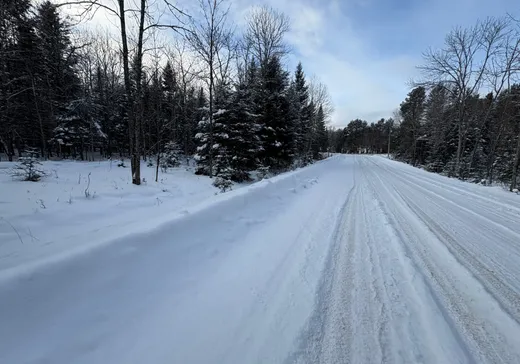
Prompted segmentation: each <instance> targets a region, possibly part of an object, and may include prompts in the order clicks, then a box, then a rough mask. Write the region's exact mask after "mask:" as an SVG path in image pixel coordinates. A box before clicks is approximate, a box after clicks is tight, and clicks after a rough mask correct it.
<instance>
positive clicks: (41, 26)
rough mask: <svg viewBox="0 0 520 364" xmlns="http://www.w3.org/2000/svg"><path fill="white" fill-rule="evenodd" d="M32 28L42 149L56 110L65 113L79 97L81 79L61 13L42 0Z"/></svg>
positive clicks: (56, 118)
mask: <svg viewBox="0 0 520 364" xmlns="http://www.w3.org/2000/svg"><path fill="white" fill-rule="evenodd" d="M35 30H36V37H37V42H38V43H37V46H38V56H39V62H38V65H37V67H36V69H35V70H34V73H33V75H32V78H33V83H34V84H33V91H34V92H35V93H37V94H38V96H37V97H38V100H37V101H36V102H37V109H38V113H39V118H40V131H41V145H40V148H41V149H42V152H43V151H44V150H45V149H47V148H46V147H47V140H48V139H49V138H50V136H51V134H52V130H53V129H54V128H55V127H56V126H57V120H58V118H59V117H60V115H59V114H60V113H64V114H67V113H68V106H67V105H68V103H69V102H71V101H73V100H74V99H76V98H77V97H78V95H79V91H80V82H79V79H78V77H77V75H76V73H75V71H74V65H75V64H76V61H77V60H76V56H75V54H74V50H73V47H72V45H71V42H70V25H69V24H68V23H66V22H65V21H64V20H63V19H62V18H61V17H60V15H59V13H58V10H57V6H56V5H55V4H52V3H51V2H49V1H45V2H43V3H42V4H40V5H39V6H38V7H37V9H36V16H35ZM45 152H48V151H45Z"/></svg>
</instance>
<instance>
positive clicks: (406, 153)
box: [398, 87, 426, 165]
mask: <svg viewBox="0 0 520 364" xmlns="http://www.w3.org/2000/svg"><path fill="white" fill-rule="evenodd" d="M425 100H426V90H425V89H424V87H417V88H415V89H413V90H412V91H411V92H410V93H409V94H408V96H407V98H406V100H405V101H404V102H403V103H402V104H401V107H400V111H401V115H402V117H403V120H402V123H401V126H400V129H399V138H400V149H399V151H398V154H399V156H400V157H401V158H403V159H406V160H408V161H410V162H411V163H412V164H414V165H415V164H416V162H417V157H418V155H417V144H418V139H419V136H420V128H421V120H422V117H423V113H424V105H425Z"/></svg>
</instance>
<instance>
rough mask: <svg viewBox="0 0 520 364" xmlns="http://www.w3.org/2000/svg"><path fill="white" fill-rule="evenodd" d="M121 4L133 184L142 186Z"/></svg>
mask: <svg viewBox="0 0 520 364" xmlns="http://www.w3.org/2000/svg"><path fill="white" fill-rule="evenodd" d="M118 4H119V20H120V24H121V43H122V46H123V73H124V82H125V91H126V101H127V113H128V133H129V137H130V139H129V141H130V165H131V168H130V169H131V172H132V183H133V184H136V185H139V184H141V171H140V161H139V157H138V158H137V163H136V158H135V156H136V154H137V150H136V148H137V147H138V145H136V143H135V113H134V98H133V92H132V82H131V80H130V65H129V61H128V40H127V37H126V19H125V1H124V0H118Z"/></svg>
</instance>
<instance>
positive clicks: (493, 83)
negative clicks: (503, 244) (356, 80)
mask: <svg viewBox="0 0 520 364" xmlns="http://www.w3.org/2000/svg"><path fill="white" fill-rule="evenodd" d="M519 24H520V23H519V22H518V21H517V20H516V19H514V18H512V17H511V16H506V17H504V18H498V19H495V18H488V19H485V20H481V21H478V22H477V23H476V24H475V25H474V26H472V27H469V28H462V27H455V28H454V29H453V30H452V31H451V32H450V33H449V34H447V35H446V37H445V42H444V45H443V46H442V47H440V48H438V49H437V48H431V49H428V50H426V51H425V52H424V54H423V63H422V64H420V65H418V69H419V71H420V77H419V78H418V79H417V80H414V81H412V82H411V84H412V90H411V91H410V92H409V94H408V95H407V97H406V99H405V100H404V101H403V102H402V103H401V105H400V106H399V108H398V109H397V110H396V111H395V112H394V114H393V115H392V117H391V118H388V119H381V120H379V121H378V122H376V123H368V122H367V121H364V120H354V121H351V122H350V123H349V124H348V126H347V127H346V128H343V129H340V130H337V131H334V132H332V133H331V134H332V135H331V147H332V148H333V149H334V151H336V152H349V153H389V154H391V155H392V156H394V157H395V158H396V159H398V160H401V161H404V162H407V163H410V164H412V165H414V166H421V167H423V168H425V169H426V170H428V171H432V172H436V173H442V174H445V175H448V176H450V177H456V178H460V179H462V180H467V181H471V182H476V183H481V184H486V185H489V184H493V183H499V184H503V185H507V186H508V187H509V189H510V190H511V191H516V190H517V186H518V183H519V181H518V179H519V176H518V167H519V162H520V84H519V81H520V80H519V76H520V28H519Z"/></svg>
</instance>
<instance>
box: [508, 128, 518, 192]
mask: <svg viewBox="0 0 520 364" xmlns="http://www.w3.org/2000/svg"><path fill="white" fill-rule="evenodd" d="M514 162H515V163H514V165H513V177H512V179H511V186H510V188H509V190H510V191H511V192H513V190H514V189H515V188H516V180H517V177H518V165H519V164H520V132H519V133H518V140H517V142H516V154H515V161H514Z"/></svg>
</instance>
